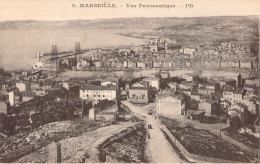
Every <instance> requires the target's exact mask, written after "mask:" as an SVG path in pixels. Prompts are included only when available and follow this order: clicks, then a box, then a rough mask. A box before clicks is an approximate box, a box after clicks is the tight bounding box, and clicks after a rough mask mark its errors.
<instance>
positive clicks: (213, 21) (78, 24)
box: [0, 16, 258, 30]
mask: <svg viewBox="0 0 260 164" xmlns="http://www.w3.org/2000/svg"><path fill="white" fill-rule="evenodd" d="M257 19H258V17H257V16H248V17H245V16H225V17H194V18H177V17H171V18H115V19H97V20H68V21H35V20H25V21H4V22H0V30H10V29H12V30H25V29H26V30H36V29H42V30H45V29H46V30H48V29H66V28H70V29H89V30H91V29H107V30H114V29H164V28H167V27H174V26H179V28H182V25H185V26H188V27H190V28H193V27H192V26H193V25H196V26H195V27H196V28H200V26H204V25H218V24H223V23H228V24H232V23H233V24H248V25H252V24H254V25H257Z"/></svg>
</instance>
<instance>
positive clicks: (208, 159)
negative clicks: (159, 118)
mask: <svg viewBox="0 0 260 164" xmlns="http://www.w3.org/2000/svg"><path fill="white" fill-rule="evenodd" d="M160 128H161V129H162V130H163V131H164V132H165V133H166V134H167V136H168V137H169V138H170V140H171V141H172V142H173V143H174V144H175V145H176V146H177V147H178V148H179V149H180V151H181V152H182V154H183V155H184V156H185V157H186V158H191V159H194V160H198V162H200V161H201V162H203V161H205V162H212V163H235V161H229V160H225V159H218V158H212V157H205V156H200V155H197V154H193V153H190V152H188V151H187V150H186V149H185V148H184V147H183V146H182V144H181V143H180V142H179V141H178V140H177V139H176V138H175V137H174V136H173V135H172V133H171V132H170V131H169V130H168V128H167V127H166V126H165V125H160Z"/></svg>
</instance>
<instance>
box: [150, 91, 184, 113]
mask: <svg viewBox="0 0 260 164" xmlns="http://www.w3.org/2000/svg"><path fill="white" fill-rule="evenodd" d="M155 106H156V107H155V111H156V114H158V115H162V116H165V117H175V116H180V115H184V114H185V101H184V98H183V97H176V96H171V95H157V96H156V100H155Z"/></svg>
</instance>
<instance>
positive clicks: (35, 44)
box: [0, 29, 147, 71]
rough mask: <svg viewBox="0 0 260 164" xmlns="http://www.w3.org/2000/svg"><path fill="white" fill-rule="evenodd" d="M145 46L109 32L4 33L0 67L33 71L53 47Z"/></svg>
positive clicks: (20, 31)
mask: <svg viewBox="0 0 260 164" xmlns="http://www.w3.org/2000/svg"><path fill="white" fill-rule="evenodd" d="M75 42H80V45H81V48H82V49H91V48H101V47H118V46H131V45H142V44H144V43H146V42H147V40H143V39H138V38H132V37H127V36H122V35H118V34H116V33H112V32H111V31H106V30H102V31H100V30H91V31H90V30H82V29H79V30H78V29H59V30H3V31H0V68H4V69H5V70H8V71H13V70H30V69H31V67H32V65H33V64H34V62H35V60H36V54H37V52H38V51H40V52H42V51H43V53H49V52H50V51H51V47H52V45H56V46H57V49H58V51H60V52H62V51H71V50H74V47H75Z"/></svg>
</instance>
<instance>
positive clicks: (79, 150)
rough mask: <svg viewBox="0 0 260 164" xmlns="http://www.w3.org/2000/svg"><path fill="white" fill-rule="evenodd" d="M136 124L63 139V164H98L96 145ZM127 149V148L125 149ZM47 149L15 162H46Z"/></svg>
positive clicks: (106, 128) (102, 128)
mask: <svg viewBox="0 0 260 164" xmlns="http://www.w3.org/2000/svg"><path fill="white" fill-rule="evenodd" d="M136 124H137V123H136V122H124V123H119V124H117V125H110V126H104V127H101V128H97V129H95V130H91V131H88V132H84V133H82V134H81V135H80V136H77V137H72V138H68V139H63V140H61V141H60V142H59V143H61V154H62V162H63V163H74V162H81V161H82V159H83V158H85V159H86V160H85V162H87V163H91V162H99V153H100V152H99V150H98V149H97V148H96V147H97V146H98V145H100V144H102V143H103V142H105V141H106V139H107V138H109V137H112V136H113V135H115V134H119V133H121V132H122V131H124V130H126V129H127V128H129V127H133V126H135V125H136ZM126 149H128V148H126ZM48 153H49V151H48V148H47V146H44V147H42V148H41V149H39V150H37V151H35V152H33V153H30V154H29V155H26V156H24V157H22V158H20V159H18V160H16V161H15V162H18V163H24V162H33V163H38V162H41V163H45V162H48Z"/></svg>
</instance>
